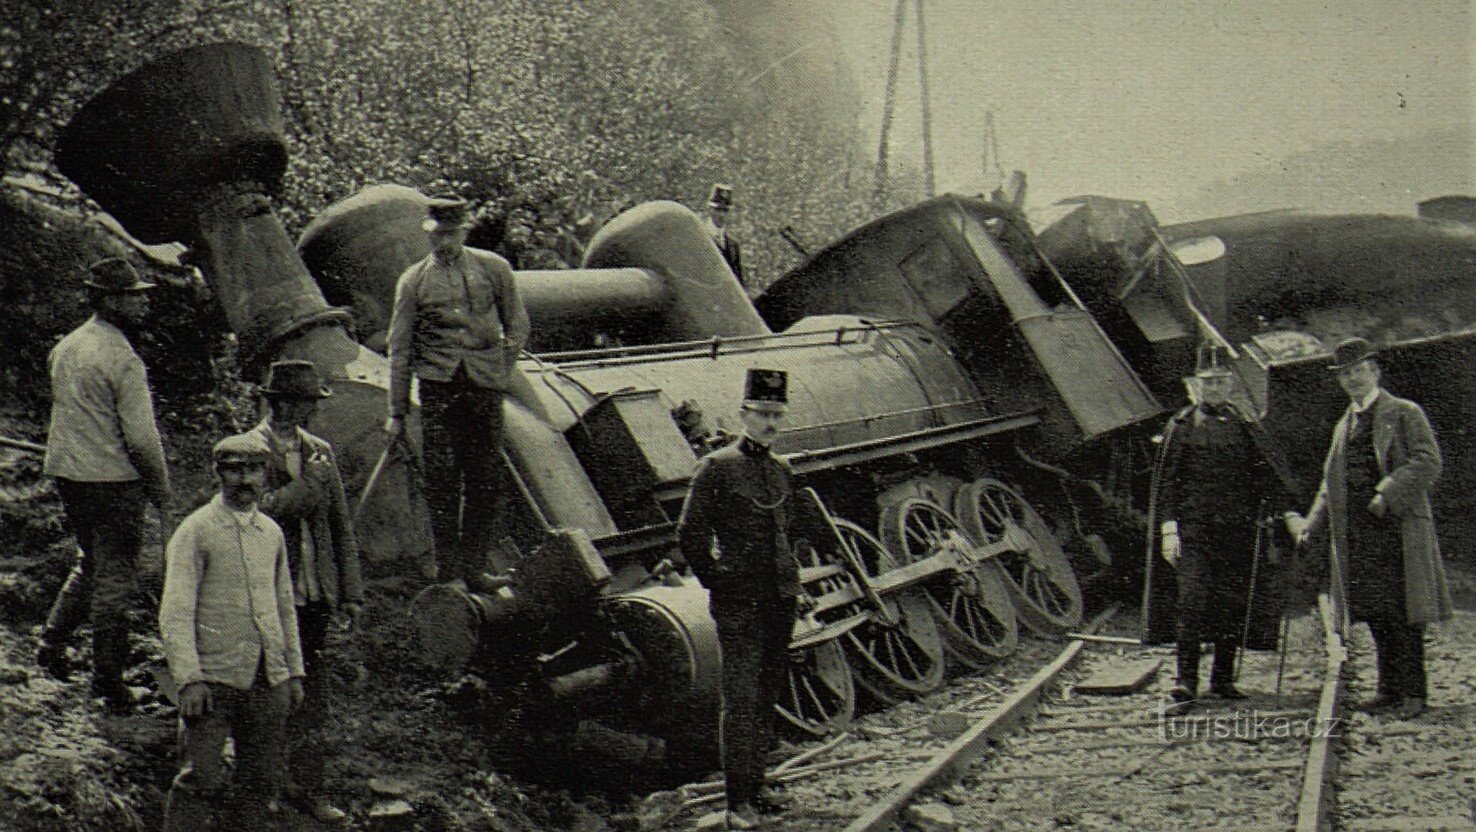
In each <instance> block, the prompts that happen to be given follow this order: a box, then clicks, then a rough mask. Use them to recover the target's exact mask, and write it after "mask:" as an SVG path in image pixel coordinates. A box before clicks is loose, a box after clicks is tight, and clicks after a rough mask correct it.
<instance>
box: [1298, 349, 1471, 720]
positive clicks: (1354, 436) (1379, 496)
mask: <svg viewBox="0 0 1476 832" xmlns="http://www.w3.org/2000/svg"><path fill="white" fill-rule="evenodd" d="M1375 355H1376V353H1375V352H1374V348H1373V345H1372V344H1370V343H1369V342H1368V341H1365V340H1364V339H1362V338H1350V339H1348V340H1347V341H1344V342H1343V343H1341V344H1339V345H1338V346H1337V349H1336V350H1335V351H1334V353H1333V363H1332V365H1331V366H1330V369H1331V370H1332V371H1333V372H1335V373H1336V374H1337V377H1338V385H1339V386H1340V387H1342V388H1343V392H1344V393H1347V394H1348V399H1349V405H1348V410H1347V412H1346V413H1345V414H1343V417H1342V418H1341V419H1339V420H1338V423H1337V425H1336V426H1334V428H1333V435H1332V445H1331V447H1330V448H1329V449H1328V453H1327V461H1326V462H1325V463H1324V465H1323V473H1322V487H1321V488H1320V489H1319V490H1318V493H1317V500H1316V501H1315V502H1314V503H1313V505H1312V509H1311V510H1310V511H1309V512H1308V515H1307V530H1306V531H1304V532H1303V535H1302V536H1303V537H1304V538H1305V537H1306V535H1307V534H1309V533H1311V532H1312V531H1321V530H1323V529H1324V528H1325V530H1326V531H1327V532H1328V541H1329V544H1330V546H1329V551H1330V555H1331V558H1332V569H1331V570H1330V575H1331V577H1332V582H1333V590H1332V593H1333V597H1334V598H1337V599H1339V600H1343V599H1346V604H1347V612H1348V615H1349V617H1350V618H1351V619H1352V620H1354V621H1366V622H1368V629H1369V633H1370V634H1371V635H1372V636H1373V641H1374V651H1375V653H1376V654H1377V656H1376V659H1377V664H1378V672H1379V683H1378V695H1377V696H1375V697H1374V698H1373V699H1372V700H1371V701H1369V702H1366V703H1364V704H1363V706H1362V708H1363V709H1364V710H1368V711H1382V710H1394V711H1395V712H1396V715H1397V716H1398V717H1400V718H1403V719H1408V718H1410V717H1413V716H1416V715H1418V714H1419V713H1420V712H1422V711H1423V710H1424V708H1425V694H1426V682H1425V633H1424V629H1425V625H1426V624H1431V623H1434V622H1436V621H1443V620H1445V619H1447V618H1449V617H1450V615H1451V609H1452V604H1451V597H1450V587H1449V585H1448V584H1447V583H1446V577H1445V566H1444V564H1443V563H1442V562H1441V559H1440V548H1439V545H1438V542H1437V541H1436V538H1435V520H1434V516H1433V514H1432V513H1431V510H1430V490H1431V489H1432V488H1433V487H1434V485H1435V480H1436V479H1437V478H1438V477H1439V476H1440V468H1441V462H1440V447H1439V445H1437V444H1436V442H1435V432H1434V430H1433V429H1432V428H1431V427H1430V420H1429V419H1428V418H1427V417H1426V416H1425V411H1424V410H1422V409H1421V408H1420V406H1419V405H1417V404H1415V403H1414V402H1412V401H1409V400H1408V399H1401V398H1399V397H1398V396H1395V395H1393V394H1391V393H1389V392H1388V391H1386V390H1384V389H1382V388H1381V387H1380V386H1379V379H1380V370H1379V365H1378V363H1377V362H1376V361H1375V360H1374V358H1375ZM1340 623H1341V622H1340Z"/></svg>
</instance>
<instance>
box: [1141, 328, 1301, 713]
mask: <svg viewBox="0 0 1476 832" xmlns="http://www.w3.org/2000/svg"><path fill="white" fill-rule="evenodd" d="M1229 360H1230V356H1229V352H1228V351H1227V350H1226V349H1225V348H1224V347H1222V346H1220V345H1217V344H1207V345H1205V346H1204V347H1203V348H1201V350H1200V354H1199V360H1198V364H1197V367H1196V369H1195V377H1196V385H1197V387H1198V390H1199V395H1198V402H1197V403H1196V404H1192V405H1190V406H1189V407H1186V408H1184V409H1183V410H1181V411H1179V412H1178V413H1177V414H1175V415H1174V416H1173V418H1171V419H1170V420H1169V423H1168V425H1167V427H1166V429H1165V430H1164V435H1163V443H1162V445H1161V446H1160V451H1159V455H1158V460H1157V464H1156V465H1155V467H1154V472H1153V486H1152V498H1151V507H1150V512H1151V514H1150V517H1151V518H1152V521H1153V523H1152V526H1151V528H1152V530H1153V533H1152V534H1150V535H1149V540H1150V545H1149V551H1148V561H1147V568H1146V574H1147V585H1146V587H1145V592H1144V626H1145V630H1146V632H1145V638H1144V640H1145V641H1146V642H1147V643H1150V644H1152V643H1161V642H1164V641H1167V640H1169V639H1170V638H1173V639H1174V640H1175V641H1177V643H1178V676H1177V684H1176V685H1175V687H1174V689H1173V690H1172V692H1171V693H1170V698H1171V702H1172V704H1174V705H1176V706H1180V707H1187V705H1186V703H1188V702H1190V701H1192V700H1193V699H1194V698H1195V697H1196V696H1197V694H1198V688H1199V660H1200V650H1201V646H1202V644H1203V643H1204V642H1212V643H1213V644H1214V645H1215V653H1214V664H1213V669H1212V671H1211V674H1210V693H1211V694H1213V695H1216V696H1220V697H1223V698H1227V699H1240V698H1243V697H1244V694H1242V693H1241V692H1240V691H1239V690H1237V689H1236V687H1235V656H1236V652H1237V648H1238V647H1240V646H1245V647H1249V648H1257V649H1274V648H1275V646H1276V634H1277V632H1276V631H1277V627H1276V625H1277V623H1278V621H1279V620H1280V616H1281V600H1282V599H1281V597H1280V594H1279V593H1278V592H1277V591H1276V589H1277V588H1278V585H1279V583H1280V581H1279V580H1278V579H1277V577H1276V576H1277V573H1278V571H1279V570H1277V569H1276V565H1275V564H1274V563H1273V562H1272V561H1273V557H1272V550H1273V545H1274V539H1273V532H1274V531H1275V525H1276V523H1275V521H1276V518H1277V517H1278V516H1282V517H1286V516H1287V515H1289V514H1290V513H1291V508H1292V507H1293V506H1295V505H1297V503H1298V501H1299V500H1301V499H1302V497H1301V496H1300V495H1299V494H1298V492H1297V486H1296V484H1295V482H1294V480H1293V478H1292V476H1291V473H1290V471H1289V469H1288V468H1287V465H1286V462H1285V459H1284V457H1283V455H1282V453H1281V451H1280V448H1278V447H1277V445H1276V443H1275V442H1274V441H1273V440H1272V438H1271V436H1270V435H1269V434H1268V433H1267V432H1266V431H1265V430H1264V429H1263V428H1262V427H1261V425H1260V423H1259V422H1258V421H1257V420H1255V419H1254V418H1252V417H1250V416H1247V415H1246V414H1245V413H1244V412H1243V411H1242V410H1241V409H1240V408H1239V407H1237V406H1236V405H1235V404H1234V403H1233V402H1232V394H1233V392H1234V390H1235V376H1234V374H1233V372H1232V370H1231V369H1230V363H1229ZM1298 519H1300V518H1298ZM1165 567H1172V568H1165Z"/></svg>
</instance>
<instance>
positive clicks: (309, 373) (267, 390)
mask: <svg viewBox="0 0 1476 832" xmlns="http://www.w3.org/2000/svg"><path fill="white" fill-rule="evenodd" d="M261 392H262V395H264V396H268V397H271V398H283V399H326V398H328V397H329V396H331V395H333V391H332V390H330V389H328V387H327V386H326V385H324V384H323V379H322V377H321V376H319V375H318V367H317V365H316V364H314V363H313V362H311V361H306V360H303V359H292V360H287V361H276V362H273V363H272V366H271V367H269V368H268V369H267V377H266V383H265V384H263V385H262V386H261Z"/></svg>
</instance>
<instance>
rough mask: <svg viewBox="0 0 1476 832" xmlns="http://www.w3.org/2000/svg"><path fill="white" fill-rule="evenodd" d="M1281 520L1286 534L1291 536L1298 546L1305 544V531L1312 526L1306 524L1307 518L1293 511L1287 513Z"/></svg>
mask: <svg viewBox="0 0 1476 832" xmlns="http://www.w3.org/2000/svg"><path fill="white" fill-rule="evenodd" d="M1282 520H1283V521H1285V522H1286V533H1287V534H1289V535H1291V536H1292V540H1294V541H1296V544H1297V545H1298V546H1300V545H1302V544H1303V543H1304V542H1306V540H1307V529H1308V527H1310V526H1311V525H1312V524H1311V523H1309V522H1307V518H1305V517H1303V516H1302V515H1300V514H1298V513H1297V512H1295V511H1288V512H1287V513H1286V514H1283V515H1282Z"/></svg>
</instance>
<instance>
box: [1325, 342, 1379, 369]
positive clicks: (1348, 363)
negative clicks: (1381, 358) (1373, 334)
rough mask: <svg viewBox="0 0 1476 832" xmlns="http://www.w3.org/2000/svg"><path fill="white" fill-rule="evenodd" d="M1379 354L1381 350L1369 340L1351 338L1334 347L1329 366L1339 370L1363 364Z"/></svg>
mask: <svg viewBox="0 0 1476 832" xmlns="http://www.w3.org/2000/svg"><path fill="white" fill-rule="evenodd" d="M1378 354H1379V351H1378V350H1376V349H1374V345H1373V344H1370V343H1369V342H1368V341H1367V340H1365V339H1363V338H1349V339H1347V340H1346V341H1343V342H1342V343H1340V344H1338V345H1337V346H1336V347H1335V348H1333V360H1332V363H1331V364H1329V365H1327V368H1328V369H1329V370H1332V371H1333V372H1337V371H1338V370H1344V369H1347V368H1348V367H1352V366H1353V365H1354V364H1362V363H1363V362H1365V361H1367V360H1369V359H1370V358H1373V357H1375V356H1377V355H1378Z"/></svg>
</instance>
